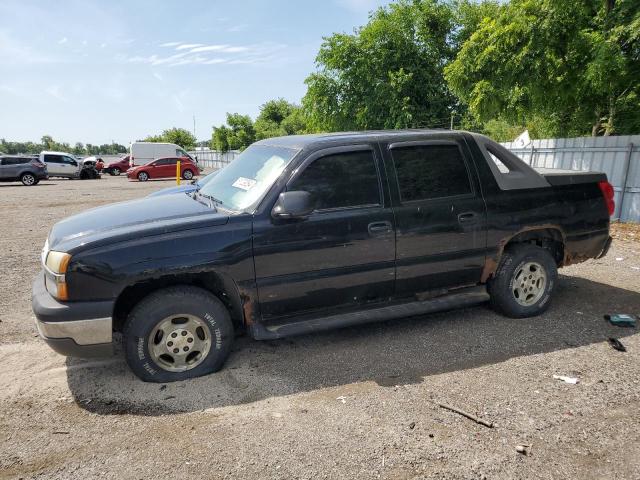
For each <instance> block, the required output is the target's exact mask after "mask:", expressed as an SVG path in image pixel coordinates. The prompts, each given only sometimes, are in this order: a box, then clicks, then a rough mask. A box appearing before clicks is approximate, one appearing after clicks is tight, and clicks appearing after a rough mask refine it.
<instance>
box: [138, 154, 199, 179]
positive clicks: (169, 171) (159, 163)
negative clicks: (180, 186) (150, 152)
mask: <svg viewBox="0 0 640 480" xmlns="http://www.w3.org/2000/svg"><path fill="white" fill-rule="evenodd" d="M178 160H180V175H181V176H182V178H184V179H185V180H191V179H192V178H193V177H195V176H197V175H198V174H199V173H200V170H199V169H198V166H197V165H196V164H195V163H193V162H192V161H191V160H189V159H188V158H176V157H171V158H159V159H158V160H154V161H153V162H151V163H147V164H146V165H140V166H138V167H133V168H131V169H129V170H128V171H127V177H128V178H129V179H130V180H138V181H140V182H146V181H147V180H149V179H150V178H151V179H157V178H171V177H173V178H175V176H176V168H177V163H178Z"/></svg>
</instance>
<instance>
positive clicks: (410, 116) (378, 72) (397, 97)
mask: <svg viewBox="0 0 640 480" xmlns="http://www.w3.org/2000/svg"><path fill="white" fill-rule="evenodd" d="M453 27H454V14H453V10H452V8H451V6H450V5H449V4H446V3H442V2H438V1H437V0H421V1H417V0H416V1H409V0H398V2H397V3H392V4H391V5H389V6H388V7H383V8H380V9H378V10H377V11H375V12H374V13H373V14H372V15H371V17H370V20H369V23H367V25H365V26H364V27H361V28H359V29H357V30H356V31H355V32H354V33H353V34H345V33H336V34H333V35H331V36H330V37H327V38H325V39H324V43H323V44H322V46H321V48H320V52H319V53H318V56H317V58H316V65H317V67H318V70H317V71H316V72H315V73H313V74H311V75H310V76H309V77H308V78H307V79H306V84H307V86H308V90H307V94H306V95H305V97H304V99H303V106H304V108H305V110H306V111H307V112H308V114H309V116H310V118H311V122H312V127H313V128H314V129H319V130H329V131H335V130H352V129H358V130H360V129H372V128H406V127H425V126H441V125H443V124H444V123H445V122H446V121H447V119H448V118H449V116H450V112H451V111H452V109H453V108H454V106H455V104H456V99H455V97H454V96H453V95H452V94H451V93H450V91H449V89H448V87H447V84H446V82H445V79H444V75H443V67H444V65H445V64H446V63H447V62H449V61H450V60H451V59H452V58H453V55H454V53H455V52H454V49H453V48H452V47H453V46H452V43H451V41H450V35H451V33H452V30H453Z"/></svg>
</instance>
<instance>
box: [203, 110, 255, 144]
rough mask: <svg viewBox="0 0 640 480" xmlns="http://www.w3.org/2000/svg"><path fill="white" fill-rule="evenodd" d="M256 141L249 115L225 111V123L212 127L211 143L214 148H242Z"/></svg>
mask: <svg viewBox="0 0 640 480" xmlns="http://www.w3.org/2000/svg"><path fill="white" fill-rule="evenodd" d="M255 141H256V131H255V128H254V126H253V120H251V117H250V116H249V115H241V114H239V113H227V124H226V125H221V126H219V127H213V134H212V137H211V145H212V147H213V149H214V150H219V151H221V152H226V151H229V150H244V149H245V148H247V147H248V146H249V145H251V144H252V143H253V142H255Z"/></svg>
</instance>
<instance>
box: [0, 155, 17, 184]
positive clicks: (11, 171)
mask: <svg viewBox="0 0 640 480" xmlns="http://www.w3.org/2000/svg"><path fill="white" fill-rule="evenodd" d="M15 176H16V172H15V165H13V161H12V159H11V158H10V157H4V158H2V157H0V179H1V180H10V179H14V178H15Z"/></svg>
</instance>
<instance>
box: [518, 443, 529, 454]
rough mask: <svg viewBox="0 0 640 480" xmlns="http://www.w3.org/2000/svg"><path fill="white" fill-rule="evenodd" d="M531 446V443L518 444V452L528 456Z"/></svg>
mask: <svg viewBox="0 0 640 480" xmlns="http://www.w3.org/2000/svg"><path fill="white" fill-rule="evenodd" d="M529 447H530V445H518V446H517V447H516V452H518V453H520V454H522V455H524V456H527V455H528V454H529V450H528V449H529Z"/></svg>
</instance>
